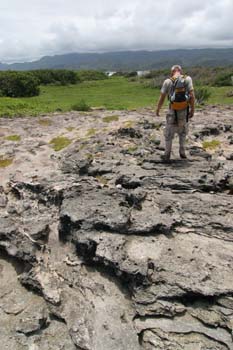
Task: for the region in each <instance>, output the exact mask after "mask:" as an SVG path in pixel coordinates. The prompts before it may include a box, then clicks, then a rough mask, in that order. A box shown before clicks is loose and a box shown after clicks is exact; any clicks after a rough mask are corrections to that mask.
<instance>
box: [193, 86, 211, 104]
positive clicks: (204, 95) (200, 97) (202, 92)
mask: <svg viewBox="0 0 233 350" xmlns="http://www.w3.org/2000/svg"><path fill="white" fill-rule="evenodd" d="M210 95H211V92H210V91H209V90H208V89H207V88H205V87H198V88H196V89H195V98H196V103H197V104H199V105H201V104H204V102H205V101H207V100H208V98H209V97H210Z"/></svg>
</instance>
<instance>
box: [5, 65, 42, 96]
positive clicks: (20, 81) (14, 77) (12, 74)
mask: <svg viewBox="0 0 233 350" xmlns="http://www.w3.org/2000/svg"><path fill="white" fill-rule="evenodd" d="M0 91H1V95H2V96H7V97H32V96H37V95H39V93H40V88H39V81H38V79H37V78H36V77H35V76H34V75H33V74H31V73H29V72H16V71H6V72H0Z"/></svg>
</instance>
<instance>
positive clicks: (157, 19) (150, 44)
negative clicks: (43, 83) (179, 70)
mask: <svg viewBox="0 0 233 350" xmlns="http://www.w3.org/2000/svg"><path fill="white" fill-rule="evenodd" d="M232 13H233V2H232V0H221V1H219V0H212V2H204V1H203V0H195V1H194V0H189V1H187V0H186V1H182V0H180V1H179V2H178V1H177V0H166V1H161V0H159V1H158V0H143V1H142V0H118V1H115V0H114V1H113V0H85V1H83V0H66V1H63V0H30V1H29V0H24V1H23V2H19V1H18V0H8V1H7V2H6V3H5V4H4V5H0V21H1V31H0V61H2V62H4V61H9V60H10V61H22V60H29V59H34V58H38V57H41V56H44V55H52V54H59V53H67V52H86V51H98V52H102V51H108V50H127V49H129V50H137V49H148V50H157V49H170V48H195V47H197V48H199V47H233V35H232Z"/></svg>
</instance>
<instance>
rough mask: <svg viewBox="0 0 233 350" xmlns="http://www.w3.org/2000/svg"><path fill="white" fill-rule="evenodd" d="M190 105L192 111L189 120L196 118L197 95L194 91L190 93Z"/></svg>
mask: <svg viewBox="0 0 233 350" xmlns="http://www.w3.org/2000/svg"><path fill="white" fill-rule="evenodd" d="M189 96H190V99H189V105H190V111H189V118H192V117H193V116H194V110H195V107H194V105H195V94H194V90H191V91H190V92H189Z"/></svg>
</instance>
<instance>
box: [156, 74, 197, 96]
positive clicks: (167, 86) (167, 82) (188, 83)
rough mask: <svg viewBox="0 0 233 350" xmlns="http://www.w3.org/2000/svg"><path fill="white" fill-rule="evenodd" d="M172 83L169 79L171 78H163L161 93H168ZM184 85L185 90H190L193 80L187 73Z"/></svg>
mask: <svg viewBox="0 0 233 350" xmlns="http://www.w3.org/2000/svg"><path fill="white" fill-rule="evenodd" d="M172 85H173V82H172V81H171V79H169V78H168V79H166V80H164V82H163V86H162V88H161V93H162V94H167V95H169V94H170V91H171V89H172ZM185 85H186V87H187V92H190V91H192V90H193V81H192V78H191V77H190V76H188V75H187V76H186V77H185Z"/></svg>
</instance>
